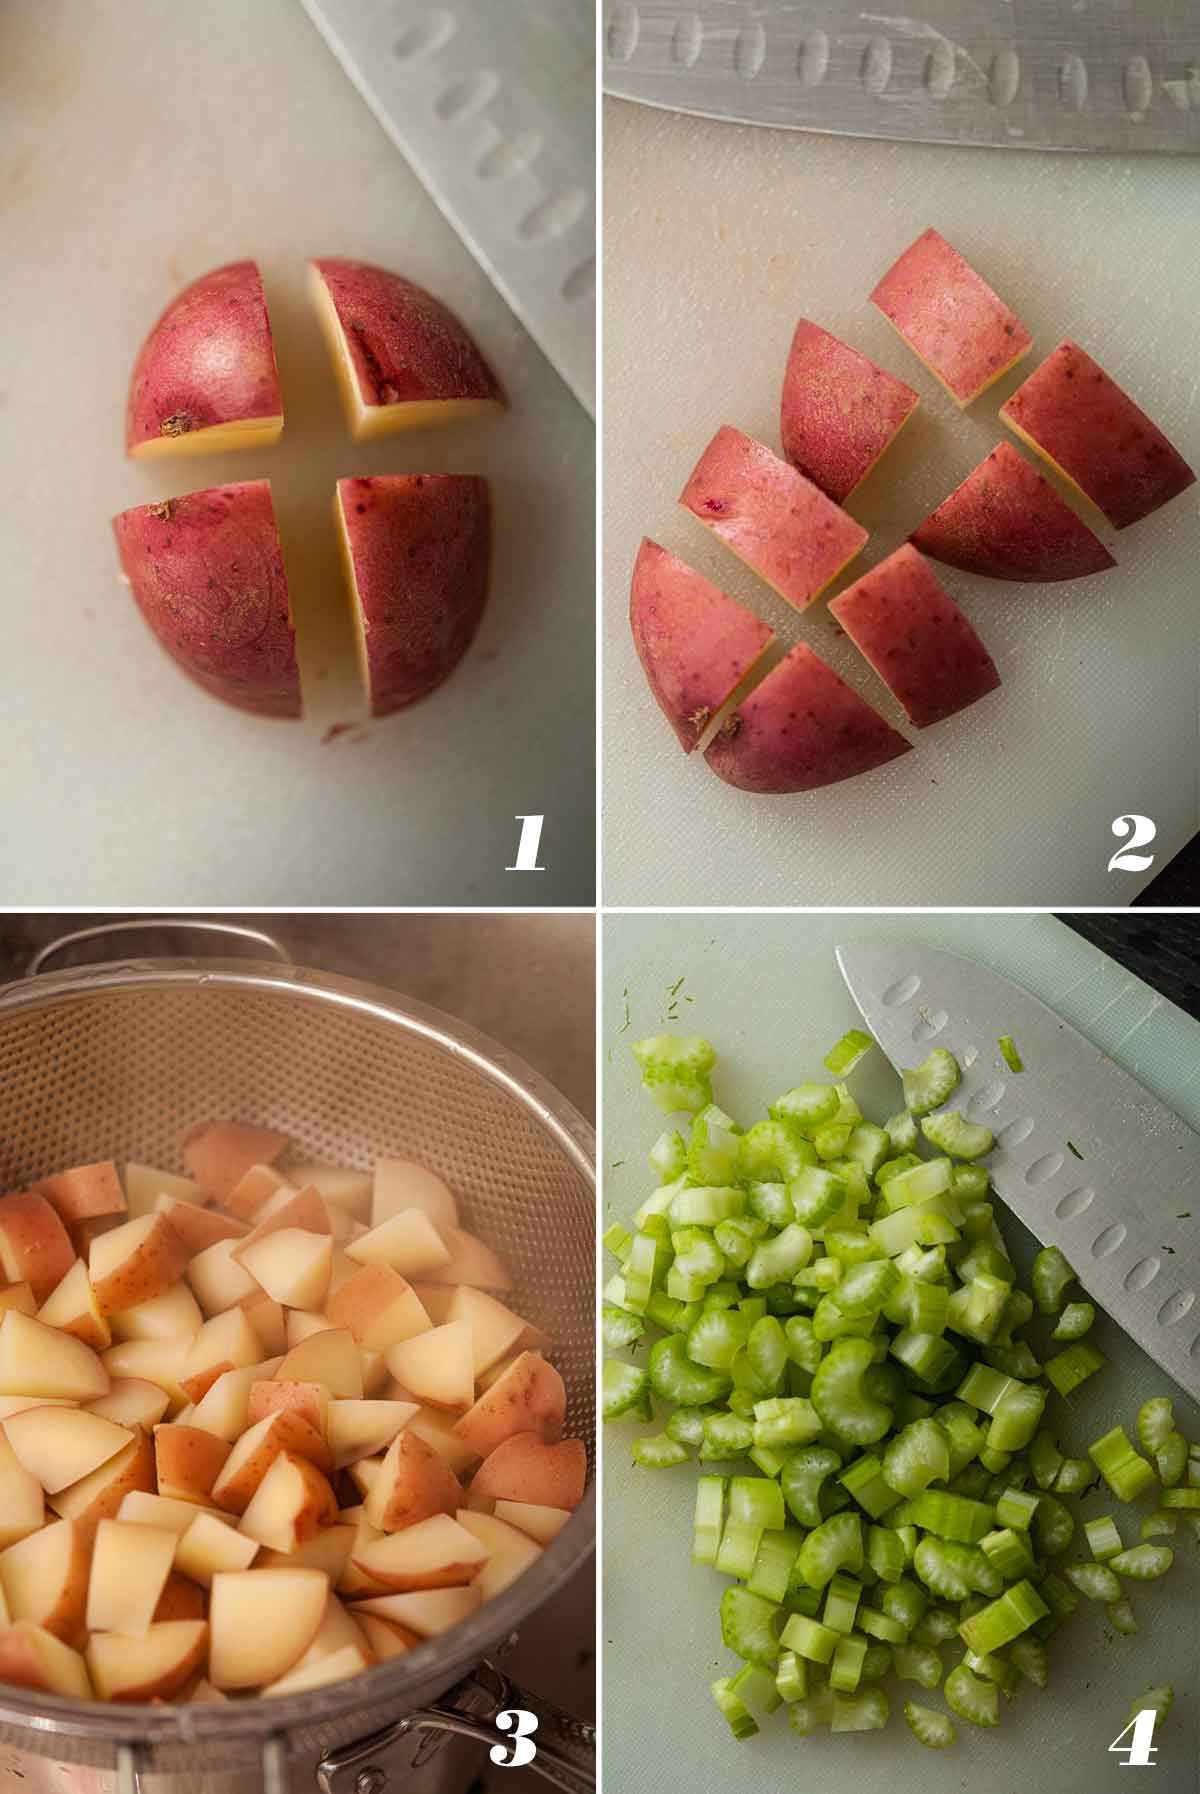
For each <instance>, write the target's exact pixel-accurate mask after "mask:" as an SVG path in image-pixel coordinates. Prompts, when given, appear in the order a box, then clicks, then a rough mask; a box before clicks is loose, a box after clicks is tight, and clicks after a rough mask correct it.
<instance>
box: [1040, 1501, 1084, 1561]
mask: <svg viewBox="0 0 1200 1794" xmlns="http://www.w3.org/2000/svg"><path fill="white" fill-rule="evenodd" d="M1033 1536H1034V1539H1035V1540H1036V1542H1037V1548H1038V1551H1039V1552H1040V1554H1041V1555H1042V1556H1043V1557H1059V1556H1061V1555H1062V1553H1063V1552H1064V1551H1065V1550H1066V1549H1067V1546H1068V1545H1069V1544H1070V1543H1071V1540H1072V1539H1073V1538H1074V1536H1075V1517H1074V1515H1073V1514H1072V1513H1071V1510H1070V1508H1068V1507H1064V1506H1063V1504H1062V1502H1061V1501H1059V1499H1058V1498H1057V1496H1055V1495H1043V1496H1042V1498H1041V1500H1040V1501H1039V1502H1038V1509H1037V1513H1036V1514H1035V1515H1034V1517H1033Z"/></svg>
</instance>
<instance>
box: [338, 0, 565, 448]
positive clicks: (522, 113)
mask: <svg viewBox="0 0 1200 1794" xmlns="http://www.w3.org/2000/svg"><path fill="white" fill-rule="evenodd" d="M302 4H303V6H304V10H305V12H306V13H307V14H308V16H309V18H310V19H311V20H312V22H313V24H314V25H315V26H316V27H317V29H318V31H319V32H320V33H321V35H322V37H323V38H324V39H325V41H326V43H327V44H328V45H329V47H330V49H331V50H332V51H333V53H334V55H335V56H336V57H337V59H338V61H339V62H340V63H341V65H342V67H343V68H344V69H345V71H346V73H347V74H348V75H349V77H350V79H351V80H352V81H353V82H354V85H355V86H356V87H357V88H358V90H359V92H360V93H361V94H362V96H363V98H364V99H365V100H366V102H367V104H368V105H369V106H370V108H371V110H372V111H373V112H374V114H375V116H376V117H377V118H378V120H379V122H380V124H381V125H382V126H383V128H384V130H385V131H386V132H387V133H388V136H389V137H390V138H391V139H392V141H393V143H394V144H395V145H396V147H397V148H398V149H399V150H400V152H401V154H402V155H403V156H404V157H405V158H406V160H407V161H408V162H409V163H410V165H411V166H412V168H413V171H414V172H415V173H416V175H417V176H418V178H419V179H420V180H421V182H422V183H423V185H424V186H425V187H426V189H427V190H428V192H429V194H430V195H431V197H432V198H433V200H434V201H435V202H436V204H437V205H438V206H439V207H440V208H441V210H442V212H444V214H445V215H446V217H447V218H448V219H449V221H450V223H451V224H452V225H453V227H454V229H455V230H456V231H457V232H458V234H459V236H460V237H461V238H462V240H463V242H464V243H465V244H466V245H467V248H468V249H469V250H470V251H471V253H472V255H474V257H475V259H476V261H478V262H479V264H480V266H481V267H482V268H483V270H484V272H485V273H486V274H487V276H488V278H489V279H490V280H491V281H492V283H493V285H494V286H495V287H496V288H497V290H498V291H499V292H500V293H501V294H502V295H503V297H504V298H505V300H506V301H507V302H508V304H509V305H510V306H511V307H512V310H513V311H514V312H515V313H516V315H517V317H518V318H519V319H520V320H521V322H522V324H524V326H525V328H526V330H528V332H529V334H530V336H532V337H533V339H534V341H535V342H536V343H537V345H538V347H539V348H540V349H541V350H542V352H543V354H544V355H545V356H546V357H547V359H548V360H549V361H550V362H551V363H552V364H553V366H554V367H555V368H556V369H557V370H558V372H559V374H561V376H562V378H563V379H564V380H565V381H566V383H567V385H568V386H569V387H570V389H571V391H572V392H573V393H574V394H575V397H576V398H577V399H578V400H579V402H580V404H581V405H583V406H584V407H585V409H586V410H587V411H589V412H594V410H595V378H596V377H595V364H596V325H595V314H596V307H595V255H596V200H595V188H596V167H595V79H596V76H595V44H594V34H595V13H594V11H593V9H592V5H591V0H520V4H519V5H518V4H510V5H497V4H495V0H460V3H459V4H458V5H456V6H455V7H453V8H449V7H445V6H432V5H429V4H427V0H302Z"/></svg>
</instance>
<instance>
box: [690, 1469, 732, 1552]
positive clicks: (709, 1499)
mask: <svg viewBox="0 0 1200 1794" xmlns="http://www.w3.org/2000/svg"><path fill="white" fill-rule="evenodd" d="M727 1487H728V1484H727V1481H726V1478H725V1477H723V1476H701V1477H699V1478H698V1479H697V1482H696V1512H695V1519H694V1521H693V1530H692V1562H693V1563H695V1564H715V1563H716V1561H717V1551H718V1550H719V1548H720V1544H721V1534H722V1532H723V1530H724V1527H725V1492H726V1488H727Z"/></svg>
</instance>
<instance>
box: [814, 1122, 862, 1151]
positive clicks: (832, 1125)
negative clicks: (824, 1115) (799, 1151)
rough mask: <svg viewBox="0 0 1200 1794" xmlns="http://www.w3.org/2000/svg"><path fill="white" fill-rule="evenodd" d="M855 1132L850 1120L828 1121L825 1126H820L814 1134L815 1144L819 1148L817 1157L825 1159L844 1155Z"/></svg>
mask: <svg viewBox="0 0 1200 1794" xmlns="http://www.w3.org/2000/svg"><path fill="white" fill-rule="evenodd" d="M853 1132H854V1129H853V1128H852V1127H851V1126H850V1123H849V1122H848V1121H827V1122H826V1123H825V1126H824V1127H819V1128H818V1129H817V1131H816V1133H815V1134H814V1135H813V1145H814V1146H815V1147H816V1149H817V1157H818V1158H819V1159H823V1160H828V1159H840V1158H841V1157H843V1155H844V1153H845V1151H846V1148H847V1146H848V1145H849V1144H850V1136H851V1134H852V1133H853Z"/></svg>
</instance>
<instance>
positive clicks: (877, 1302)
mask: <svg viewBox="0 0 1200 1794" xmlns="http://www.w3.org/2000/svg"><path fill="white" fill-rule="evenodd" d="M899 1287H900V1273H899V1271H898V1270H897V1269H896V1267H895V1265H894V1264H893V1263H892V1261H891V1260H890V1259H888V1258H868V1259H864V1260H863V1262H862V1263H861V1264H856V1265H850V1266H849V1267H848V1268H846V1269H845V1270H843V1272H842V1275H841V1278H840V1279H839V1281H838V1284H837V1287H836V1291H835V1294H834V1300H835V1301H836V1303H837V1306H838V1307H839V1308H840V1309H841V1311H842V1313H843V1314H847V1315H873V1314H878V1313H879V1311H880V1309H881V1308H882V1307H883V1306H884V1304H885V1303H886V1302H887V1300H888V1299H889V1297H890V1296H891V1295H892V1294H893V1292H894V1291H895V1290H897V1289H898V1288H899Z"/></svg>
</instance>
